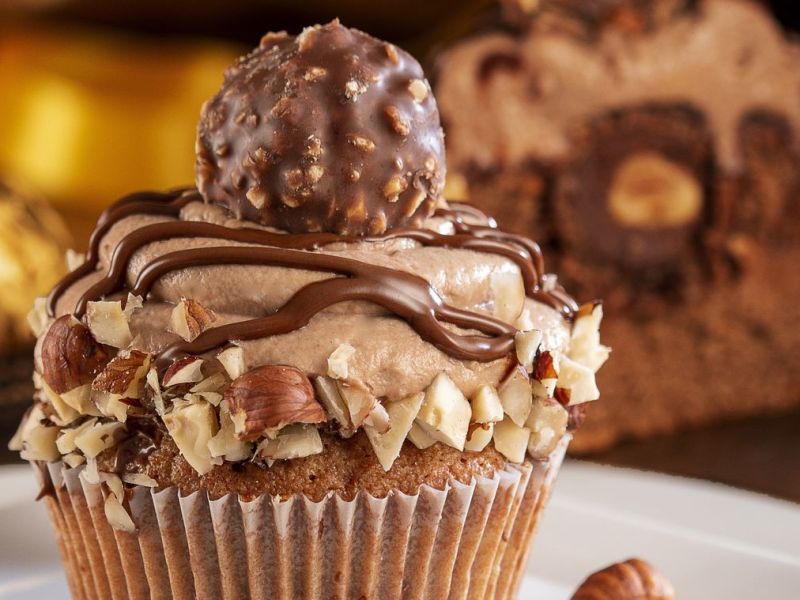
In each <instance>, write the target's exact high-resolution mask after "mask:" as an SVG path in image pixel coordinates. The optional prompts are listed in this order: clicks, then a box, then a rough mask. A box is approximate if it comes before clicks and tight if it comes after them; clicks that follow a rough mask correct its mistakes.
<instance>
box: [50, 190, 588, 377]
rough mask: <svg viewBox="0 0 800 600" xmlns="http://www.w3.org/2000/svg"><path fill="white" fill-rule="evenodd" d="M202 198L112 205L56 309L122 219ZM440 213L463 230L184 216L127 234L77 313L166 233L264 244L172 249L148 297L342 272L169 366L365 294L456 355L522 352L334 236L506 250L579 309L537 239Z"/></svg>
mask: <svg viewBox="0 0 800 600" xmlns="http://www.w3.org/2000/svg"><path fill="white" fill-rule="evenodd" d="M199 199H200V198H199V196H198V195H197V194H196V192H193V191H189V190H179V191H175V192H170V193H166V194H159V193H142V194H136V195H133V196H128V197H126V198H123V199H122V200H121V201H120V202H118V203H117V204H115V205H114V206H112V207H111V208H109V209H108V210H107V211H106V212H105V213H104V214H103V215H102V216H101V218H100V220H99V221H98V226H97V229H96V230H95V231H94V233H93V234H92V237H91V239H90V247H89V252H88V254H87V257H86V262H85V263H84V264H83V265H82V266H81V267H79V268H78V269H76V270H75V271H73V272H72V273H70V274H69V275H68V276H67V277H65V278H64V279H63V280H62V281H61V282H60V283H59V284H58V285H57V286H56V287H55V288H54V289H53V291H52V292H51V294H50V297H49V298H48V309H49V311H50V314H51V316H54V315H55V308H56V305H57V303H58V300H59V298H60V297H61V296H62V295H63V293H64V292H65V291H66V290H67V289H68V288H69V287H70V286H71V285H73V284H74V283H75V282H77V281H78V280H79V279H81V278H82V277H84V276H86V275H88V274H89V273H91V272H93V271H94V270H95V269H96V268H97V264H98V262H99V247H100V242H101V240H102V238H103V237H104V236H105V235H106V233H107V232H108V230H109V229H110V228H111V226H112V225H113V224H114V223H115V222H116V221H118V220H120V219H122V218H124V217H127V216H130V215H134V214H149V215H167V216H173V217H178V216H179V214H180V211H181V209H182V208H183V207H184V206H186V205H187V204H188V203H189V202H193V201H198V200H199ZM437 216H439V217H441V218H444V219H448V220H450V221H452V222H453V225H454V228H455V231H456V233H454V234H452V235H445V234H441V233H437V232H434V231H430V230H427V229H411V228H398V229H393V230H391V231H389V232H387V233H385V234H382V235H380V236H372V237H362V236H348V235H338V234H334V233H299V234H285V233H275V232H270V231H264V230H261V229H255V228H240V229H233V228H228V227H224V226H222V225H216V224H212V223H202V222H187V221H180V220H175V221H167V222H162V223H156V224H153V225H147V226H145V227H142V228H140V229H138V230H136V231H134V232H132V233H130V234H128V235H127V236H126V237H125V238H123V239H122V240H121V241H120V243H119V244H118V246H117V247H116V249H115V250H114V253H113V255H112V257H111V261H110V266H109V270H108V272H107V273H106V275H105V277H103V278H102V279H101V280H100V281H98V282H97V283H96V284H94V285H93V286H92V287H91V288H89V289H88V290H87V291H86V292H85V293H84V294H83V295H82V296H81V297H80V298H79V299H78V301H77V304H76V306H75V309H74V313H75V315H76V316H78V317H79V318H80V317H83V315H84V314H85V310H86V307H87V305H88V303H89V302H90V301H94V300H100V299H102V298H104V297H106V296H108V295H110V294H113V293H115V292H118V291H121V290H124V289H126V282H125V273H126V271H127V268H128V264H129V262H130V260H131V257H132V256H133V255H134V254H135V253H136V251H137V250H139V249H140V248H142V247H143V246H145V245H147V244H150V243H153V242H156V241H159V240H164V239H173V238H196V237H202V238H211V239H220V240H227V241H236V242H241V243H247V244H252V245H257V246H260V247H253V246H247V247H239V246H219V247H203V248H193V249H188V250H181V251H177V252H171V253H169V254H165V255H163V256H160V257H158V258H156V259H154V260H153V261H151V262H150V263H149V264H147V265H146V266H145V267H144V268H143V269H142V271H141V272H140V274H139V276H138V278H137V280H136V281H135V283H134V285H133V286H132V287H131V288H130V289H129V291H130V292H131V293H133V294H135V295H139V296H142V297H143V298H144V297H146V296H147V294H148V293H149V292H150V290H151V289H152V286H153V285H154V284H155V283H156V282H157V281H158V280H159V279H160V278H161V277H162V276H163V275H165V274H167V273H169V272H172V271H175V270H179V269H185V268H190V267H200V266H209V265H264V266H267V265H269V266H280V267H286V268H293V269H307V270H312V271H318V272H325V273H331V274H333V275H335V276H334V277H332V278H329V279H324V280H322V281H316V282H314V283H311V284H308V285H306V286H305V287H303V288H302V289H300V290H299V291H298V292H297V293H296V294H295V295H294V296H292V298H290V299H289V301H288V302H287V303H286V304H285V305H284V306H283V307H281V308H280V309H278V310H277V311H276V312H275V313H273V314H271V315H268V316H266V317H263V318H258V319H250V320H246V321H241V322H238V323H231V324H227V325H223V326H220V327H214V328H211V329H208V330H206V331H205V332H203V333H202V334H201V335H200V336H198V337H197V338H196V339H194V340H193V341H191V342H180V343H177V344H174V345H172V346H170V347H168V348H166V349H165V350H164V351H163V352H162V353H161V354H160V356H159V357H158V358H157V362H158V364H159V366H160V367H162V368H165V367H166V366H167V365H168V364H169V363H170V362H171V361H172V360H174V359H176V358H179V357H181V356H183V355H186V354H202V353H204V352H208V351H210V350H213V349H214V348H217V347H220V346H222V345H224V344H225V343H227V342H228V341H230V340H232V339H236V340H251V339H257V338H263V337H269V336H274V335H281V334H285V333H289V332H291V331H294V330H296V329H299V328H301V327H303V326H304V325H306V324H307V323H308V322H309V321H310V320H311V319H312V318H313V317H314V316H315V315H316V314H318V313H319V312H321V311H322V310H324V309H326V308H328V307H329V306H332V305H334V304H337V303H340V302H346V301H353V300H364V301H368V302H372V303H375V304H377V305H380V306H382V307H383V308H385V309H386V310H388V311H389V312H391V313H393V314H394V315H396V316H398V317H400V318H402V319H404V320H405V321H406V322H407V323H408V324H409V325H410V326H411V327H412V328H414V330H415V331H416V332H417V333H418V334H419V335H420V337H422V338H423V339H425V340H426V341H428V342H429V343H431V344H433V345H434V346H436V347H437V348H439V349H440V350H441V351H442V352H445V353H446V354H448V355H450V356H452V357H454V358H458V359H462V360H476V361H481V362H488V361H491V360H496V359H498V358H502V357H503V356H506V355H507V354H508V353H509V352H511V351H512V350H513V340H514V334H515V333H516V329H515V328H514V327H512V326H511V325H508V324H507V323H504V322H502V321H500V320H498V319H495V318H493V317H489V316H485V315H480V314H477V313H474V312H471V311H466V310H462V309H458V308H455V307H452V306H449V305H447V304H445V303H444V302H442V300H441V298H440V297H439V295H438V294H437V293H436V292H435V291H434V290H433V288H432V287H431V286H430V285H429V284H428V282H427V281H425V280H424V279H423V278H421V277H419V276H416V275H412V274H410V273H406V272H404V271H400V270H396V269H391V268H387V267H381V266H377V265H371V264H368V263H365V262H362V261H358V260H353V259H350V258H344V257H341V256H334V255H330V254H324V253H321V252H311V250H317V249H319V248H321V247H324V246H326V245H328V244H332V243H355V242H363V241H374V242H380V241H386V240H389V239H395V238H409V239H412V240H414V241H416V242H418V243H420V244H422V245H425V246H438V247H449V248H461V249H468V250H474V251H477V252H487V253H492V254H497V255H500V256H503V257H505V258H508V259H509V260H512V261H513V262H514V263H515V264H516V265H517V266H518V267H519V269H520V271H521V274H522V277H523V280H524V282H525V289H526V293H527V295H528V296H529V297H531V298H533V299H535V300H537V301H540V302H544V303H546V304H548V305H550V306H552V307H554V308H555V309H556V310H559V311H560V312H561V313H562V314H564V315H565V316H566V317H571V316H572V315H573V314H574V311H575V310H576V308H577V306H576V304H575V302H574V300H572V298H570V297H569V296H568V295H566V294H565V293H564V292H563V291H562V290H560V289H556V290H551V291H545V290H543V289H542V282H543V275H544V264H543V260H542V254H541V250H540V249H539V247H538V245H536V243H535V242H532V241H530V240H528V239H526V238H524V237H522V236H516V235H512V234H508V233H505V232H502V231H499V230H498V229H496V228H495V227H493V226H492V225H493V224H492V223H491V221H488V220H487V219H486V217H485V216H483V215H482V213H480V212H479V211H477V209H474V208H472V207H466V206H460V207H457V208H452V209H441V210H439V211H438V212H437ZM465 218H472V219H479V220H482V221H486V222H489V225H473V224H469V223H467V222H466V220H465ZM443 323H450V324H452V325H456V326H457V327H459V328H462V329H468V330H475V331H477V332H479V334H463V335H462V334H457V333H454V332H453V331H451V330H450V329H448V328H446V327H444V326H443Z"/></svg>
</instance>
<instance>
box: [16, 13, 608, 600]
mask: <svg viewBox="0 0 800 600" xmlns="http://www.w3.org/2000/svg"><path fill="white" fill-rule="evenodd" d="M196 174H197V179H196V183H197V189H187V190H177V191H173V192H168V193H150V192H148V193H138V194H134V195H131V196H129V197H127V198H124V199H122V200H120V201H119V202H117V203H116V204H115V205H113V206H112V207H111V208H109V209H108V210H107V211H106V212H105V213H104V214H103V215H102V216H101V217H100V220H99V222H98V224H97V229H96V230H95V232H94V234H93V235H92V237H91V241H90V247H89V251H88V253H87V255H86V257H85V262H83V264H82V265H81V266H79V267H78V268H77V269H75V270H74V271H72V272H71V273H70V274H69V275H68V276H67V277H66V278H65V279H64V280H63V281H61V282H60V283H59V284H58V285H57V286H56V287H55V289H54V290H53V291H52V292H51V294H50V295H49V297H48V298H46V299H42V300H41V301H40V302H38V303H37V304H36V306H35V308H34V311H33V312H32V314H31V324H32V326H33V328H34V330H35V332H36V334H37V338H38V344H37V349H36V353H35V368H36V377H35V380H36V381H35V384H36V394H35V399H34V404H33V406H32V407H31V409H30V411H29V413H28V415H27V416H26V418H25V420H24V422H23V423H22V425H21V427H20V429H19V432H18V434H17V436H16V437H15V439H14V440H13V442H12V446H13V447H14V448H17V449H19V450H21V453H22V456H23V458H25V459H27V460H29V461H31V462H32V463H33V464H34V465H35V466H36V467H37V471H38V472H39V473H40V476H41V481H42V492H41V497H42V498H43V499H44V501H45V502H46V504H47V507H48V510H49V513H50V516H51V518H52V520H53V524H54V526H55V530H56V534H57V538H58V542H59V545H60V548H61V552H62V557H63V559H64V564H65V569H66V572H67V577H68V580H69V585H70V588H71V591H72V594H73V596H74V597H76V598H108V597H126V596H127V597H130V598H167V597H180V598H192V597H200V598H247V597H251V598H267V597H268V598H299V597H303V598H375V597H378V598H401V597H402V598H406V597H408V598H411V597H415V598H416V597H429V598H506V597H511V596H513V595H514V594H515V591H516V589H517V586H518V584H519V581H520V578H521V574H522V569H523V567H524V565H525V561H526V556H527V552H528V548H529V546H530V541H531V538H532V536H533V532H534V530H535V528H536V524H537V522H538V520H539V517H540V515H541V511H542V507H543V505H544V503H545V500H546V499H547V496H548V493H549V490H550V487H551V485H552V482H553V479H554V477H555V475H556V472H557V470H558V467H559V464H560V462H561V459H562V457H563V454H564V451H565V448H566V446H567V444H568V443H569V440H570V437H571V430H572V429H574V428H575V427H577V425H578V424H579V423H580V421H581V420H582V418H583V415H584V405H585V403H587V402H589V401H592V400H595V399H597V398H598V396H599V392H598V389H597V387H596V385H595V376H594V374H595V371H596V370H597V369H598V368H599V366H600V365H601V364H602V363H603V362H604V361H605V359H606V357H607V355H608V349H607V348H605V347H604V346H602V345H600V342H599V333H598V330H599V324H600V319H601V318H602V308H601V305H600V304H599V303H597V302H593V303H590V304H587V305H584V306H581V307H579V306H577V305H576V304H575V302H574V301H573V300H572V299H571V298H570V296H568V295H567V293H566V292H565V291H564V290H563V289H561V287H559V285H558V284H557V282H556V280H555V277H554V276H553V275H551V274H547V273H546V272H545V271H544V267H543V262H542V258H541V254H540V252H539V248H538V246H537V245H536V244H535V243H534V242H532V241H530V240H528V239H526V238H524V237H521V236H516V235H512V234H508V233H505V232H503V231H501V230H499V229H498V228H497V227H496V225H495V223H494V222H493V220H492V219H490V218H488V217H486V216H485V215H483V214H482V213H481V212H479V211H477V210H475V209H471V208H469V207H467V206H459V207H457V208H456V207H450V206H448V204H447V203H446V201H445V200H444V199H443V198H442V188H443V184H444V177H445V164H444V143H443V135H442V130H441V126H440V122H439V115H438V110H437V107H436V103H435V100H434V98H433V96H432V94H431V92H430V87H429V85H428V82H427V81H426V79H425V77H424V75H423V73H422V70H421V68H420V66H419V64H418V63H417V62H416V61H415V60H414V59H413V58H411V57H410V56H409V55H408V54H406V53H405V52H403V51H402V50H400V49H398V48H396V47H395V46H393V45H391V44H387V43H384V42H381V41H379V40H376V39H374V38H371V37H369V36H367V35H365V34H363V33H361V32H359V31H355V30H351V29H347V28H345V27H343V26H341V25H340V24H339V23H338V22H332V23H330V24H328V25H325V26H316V27H312V28H308V29H306V30H304V31H303V32H302V33H301V34H299V35H298V36H289V35H287V34H285V33H280V34H268V35H266V36H265V37H264V38H263V39H262V40H261V43H260V46H259V47H258V48H256V49H255V50H253V51H252V52H251V53H250V54H248V55H247V56H245V57H243V58H242V59H240V60H239V61H237V62H236V63H235V64H234V65H233V66H232V67H231V68H230V69H229V70H228V71H227V72H226V74H225V80H224V83H223V86H222V89H221V90H220V92H219V93H218V94H217V95H216V96H215V97H214V98H212V99H211V100H210V101H209V102H207V103H206V104H205V106H204V107H203V109H202V115H201V120H200V124H199V127H198V135H197V162H196Z"/></svg>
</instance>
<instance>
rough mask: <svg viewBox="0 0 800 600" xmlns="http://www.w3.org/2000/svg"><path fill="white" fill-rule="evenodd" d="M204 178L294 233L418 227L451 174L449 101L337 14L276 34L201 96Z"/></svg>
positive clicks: (405, 61)
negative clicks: (442, 104)
mask: <svg viewBox="0 0 800 600" xmlns="http://www.w3.org/2000/svg"><path fill="white" fill-rule="evenodd" d="M196 176H197V177H196V180H197V186H198V189H199V190H200V192H201V193H202V195H203V196H204V197H205V198H206V200H208V201H210V202H215V203H219V204H222V205H224V206H226V207H227V208H228V209H230V210H231V211H232V212H233V214H235V215H236V216H237V217H238V218H240V219H246V220H249V221H255V222H258V223H261V224H264V225H271V226H274V227H278V228H280V229H283V230H286V231H288V232H292V233H298V232H317V231H327V232H334V233H343V234H379V233H383V232H384V231H386V230H388V229H391V228H394V227H400V226H419V225H420V224H421V223H422V222H423V221H424V220H425V219H426V218H427V217H429V216H430V215H431V214H432V212H433V210H434V207H435V206H436V203H437V200H438V198H439V196H440V194H441V191H442V188H443V185H444V176H445V166H444V139H443V134H442V128H441V124H440V121H439V112H438V109H437V107H436V102H435V100H434V99H433V95H432V94H431V93H430V88H429V85H428V83H427V81H426V80H425V77H424V75H423V72H422V68H421V67H420V65H419V63H417V61H416V60H414V59H413V58H412V57H411V56H410V55H409V54H407V53H406V52H404V51H402V50H400V49H399V48H396V47H394V46H392V45H390V44H387V43H385V42H382V41H379V40H376V39H374V38H372V37H370V36H368V35H366V34H364V33H362V32H360V31H356V30H353V29H348V28H346V27H343V26H342V25H340V24H339V23H338V21H334V22H331V23H329V24H327V25H324V26H316V27H311V28H308V29H306V30H304V31H303V32H302V33H301V34H300V35H298V36H296V37H293V36H289V35H287V34H285V33H278V34H268V35H266V36H264V38H263V39H262V40H261V44H260V46H259V47H258V48H256V49H255V50H253V51H252V52H251V53H250V54H248V55H247V56H245V57H243V58H242V59H240V60H239V61H238V62H237V63H236V64H235V65H233V66H232V67H231V68H230V69H229V70H228V71H227V73H226V74H225V81H224V83H223V86H222V89H221V90H220V92H219V93H218V94H217V95H216V96H215V97H214V98H212V99H211V100H210V101H209V102H207V103H206V105H205V106H204V107H203V110H202V115H201V120H200V124H199V127H198V135H197V162H196Z"/></svg>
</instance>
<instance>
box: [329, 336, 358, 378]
mask: <svg viewBox="0 0 800 600" xmlns="http://www.w3.org/2000/svg"><path fill="white" fill-rule="evenodd" d="M355 353H356V349H355V348H353V347H352V346H351V345H350V344H339V345H338V346H337V347H336V350H334V351H333V352H331V355H330V356H329V357H328V377H332V378H333V379H347V376H348V368H347V364H348V362H349V361H350V359H351V358H352V357H353V355H354V354H355Z"/></svg>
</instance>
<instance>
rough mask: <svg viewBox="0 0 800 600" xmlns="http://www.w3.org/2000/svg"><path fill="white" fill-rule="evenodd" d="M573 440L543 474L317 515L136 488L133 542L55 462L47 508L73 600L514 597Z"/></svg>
mask: <svg viewBox="0 0 800 600" xmlns="http://www.w3.org/2000/svg"><path fill="white" fill-rule="evenodd" d="M568 437H569V436H566V437H565V439H563V440H562V441H561V443H560V444H559V446H558V448H557V449H556V450H555V451H554V452H553V453H552V455H551V456H550V457H549V459H548V460H546V461H527V462H525V463H524V464H522V465H509V466H508V467H507V468H505V469H503V470H502V471H499V472H497V473H495V475H494V477H491V478H486V477H477V478H475V479H473V481H472V482H471V483H470V484H469V485H467V484H463V483H460V482H458V481H455V480H452V481H450V482H449V483H448V484H447V485H446V486H445V488H444V489H442V490H439V489H435V488H433V487H430V486H427V485H424V486H422V487H421V488H420V489H419V492H418V493H417V494H415V495H407V494H404V493H402V492H400V491H397V492H393V493H390V494H388V495H387V496H386V497H384V498H375V497H373V496H371V495H369V494H367V493H365V492H361V493H359V494H358V495H357V496H356V497H355V498H354V499H352V500H344V499H342V498H341V497H339V496H337V495H329V496H327V497H326V498H324V499H322V500H321V501H319V502H313V501H311V500H309V499H308V498H307V497H305V496H303V495H301V494H296V495H294V496H291V497H288V498H279V497H275V496H271V495H262V496H259V497H257V498H255V499H253V500H251V501H244V500H241V499H239V498H238V497H236V496H234V495H232V494H231V495H227V496H224V497H222V498H219V499H210V498H209V497H208V495H207V494H205V493H202V492H195V493H192V494H189V495H187V496H181V495H180V494H179V492H178V490H177V489H176V488H168V489H164V490H160V491H154V490H150V489H148V488H142V487H138V488H135V490H134V492H133V494H132V496H131V497H130V501H129V508H130V512H131V515H132V517H133V520H134V522H135V524H136V528H137V531H136V532H135V533H126V532H123V531H118V530H114V529H112V528H111V526H110V525H109V524H108V521H107V518H106V516H105V512H104V509H103V503H104V492H103V490H102V488H101V486H100V485H97V484H92V483H88V482H86V481H85V479H84V478H83V477H80V473H81V471H82V468H80V467H79V468H77V469H69V468H67V467H66V465H64V464H63V463H60V462H57V463H51V464H49V465H48V466H47V469H43V470H42V474H43V476H44V478H45V481H44V482H43V485H44V486H45V487H47V486H48V485H52V489H54V490H55V491H54V493H52V494H49V495H47V496H45V502H46V503H47V507H48V511H49V513H50V517H51V520H52V522H53V525H54V527H55V530H56V535H57V539H58V543H59V547H60V550H61V555H62V559H63V561H64V566H65V571H66V575H67V580H68V582H69V586H70V590H71V592H72V596H73V597H74V598H81V599H83V598H85V599H94V598H97V599H105V598H113V599H115V600H116V599H118V598H130V599H134V600H138V599H140V598H154V599H158V598H187V599H189V598H215V599H216V598H226V599H227V598H231V599H234V598H235V599H241V598H253V599H260V598H271V599H287V600H289V599H294V598H306V599H322V598H326V599H327V598H390V599H391V598H432V599H433V598H435V599H440V598H450V599H453V600H456V599H458V600H466V599H483V598H496V599H501V598H502V599H504V598H513V597H514V596H515V594H516V591H517V588H518V586H519V582H520V580H521V577H522V573H523V571H524V567H525V563H526V559H527V555H528V550H529V547H530V542H531V539H532V538H533V535H534V532H535V529H536V526H537V524H538V522H539V518H540V516H541V514H542V511H543V507H544V504H545V502H546V500H547V498H548V496H549V492H550V488H551V485H552V483H553V480H554V478H555V476H556V474H557V472H558V469H559V467H560V464H561V461H562V459H563V456H564V451H565V450H566V447H567V445H568V443H569V439H568Z"/></svg>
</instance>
